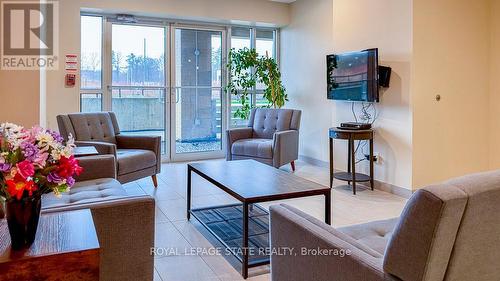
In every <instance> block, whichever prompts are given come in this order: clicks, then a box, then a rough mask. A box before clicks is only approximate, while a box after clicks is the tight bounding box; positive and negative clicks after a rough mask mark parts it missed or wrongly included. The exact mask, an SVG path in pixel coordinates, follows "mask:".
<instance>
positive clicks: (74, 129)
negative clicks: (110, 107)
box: [57, 112, 161, 187]
mask: <svg viewBox="0 0 500 281" xmlns="http://www.w3.org/2000/svg"><path fill="white" fill-rule="evenodd" d="M57 124H58V126H59V132H60V133H61V135H62V136H63V137H64V138H66V139H67V137H68V136H69V134H71V135H73V137H74V138H75V144H76V145H77V146H94V147H95V148H96V149H97V151H98V152H99V154H112V155H114V156H115V158H116V161H117V172H116V175H117V179H118V180H119V181H120V182H121V183H127V182H130V181H134V180H137V179H140V178H144V177H149V176H151V177H152V179H153V184H154V186H155V187H156V186H158V182H157V178H156V174H158V173H160V169H161V150H160V142H161V139H160V137H158V136H128V135H122V134H120V128H119V127H118V122H117V120H116V116H115V114H114V113H113V112H97V113H73V114H68V115H59V116H57Z"/></svg>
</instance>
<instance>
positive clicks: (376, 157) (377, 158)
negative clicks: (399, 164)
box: [365, 152, 380, 164]
mask: <svg viewBox="0 0 500 281" xmlns="http://www.w3.org/2000/svg"><path fill="white" fill-rule="evenodd" d="M365 159H366V160H368V161H369V160H370V154H365ZM373 163H377V164H380V155H379V153H378V152H374V153H373Z"/></svg>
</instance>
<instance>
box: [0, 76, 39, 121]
mask: <svg viewBox="0 0 500 281" xmlns="http://www.w3.org/2000/svg"><path fill="white" fill-rule="evenodd" d="M39 73H40V72H39V71H34V70H29V71H28V70H26V71H13V70H0V105H1V106H0V123H1V122H12V123H16V124H19V125H22V126H25V127H31V126H33V125H36V124H38V123H39V114H40V94H39V88H40V79H39V75H40V74H39Z"/></svg>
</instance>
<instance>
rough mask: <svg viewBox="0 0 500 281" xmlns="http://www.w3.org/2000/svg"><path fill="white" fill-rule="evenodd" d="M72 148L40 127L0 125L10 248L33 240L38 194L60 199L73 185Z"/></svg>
mask: <svg viewBox="0 0 500 281" xmlns="http://www.w3.org/2000/svg"><path fill="white" fill-rule="evenodd" d="M74 147H75V145H74V143H73V139H72V137H71V136H70V139H69V141H67V142H64V139H63V138H62V137H61V136H60V135H59V134H58V133H57V132H54V131H51V130H46V129H42V128H41V127H33V128H31V129H29V130H28V129H25V128H23V127H21V126H18V125H15V124H11V123H3V124H0V197H3V200H5V202H6V211H7V220H8V224H9V231H10V234H11V240H12V246H13V247H14V246H18V248H20V247H22V246H24V245H26V244H28V245H30V244H31V243H32V242H33V241H34V234H35V233H36V228H37V225H38V218H39V214H40V199H41V195H42V194H45V193H50V192H54V194H55V195H57V196H60V194H61V192H65V191H67V190H68V189H69V188H71V186H73V184H74V183H75V179H74V178H73V176H75V175H79V174H80V173H81V172H82V170H83V169H82V168H81V167H80V166H79V165H78V160H76V159H75V158H74V156H73V148H74ZM31 232H33V233H31ZM14 236H19V237H14ZM26 236H30V237H26ZM31 236H32V237H31ZM17 238H20V239H21V238H22V239H23V241H21V242H19V243H21V245H15V243H14V242H15V240H16V239H17Z"/></svg>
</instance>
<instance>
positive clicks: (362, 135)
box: [328, 128, 373, 195]
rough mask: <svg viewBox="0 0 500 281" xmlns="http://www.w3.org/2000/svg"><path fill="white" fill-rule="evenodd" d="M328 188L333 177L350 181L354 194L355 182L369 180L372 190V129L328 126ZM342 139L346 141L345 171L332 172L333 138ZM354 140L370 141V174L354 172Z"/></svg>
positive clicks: (331, 183)
mask: <svg viewBox="0 0 500 281" xmlns="http://www.w3.org/2000/svg"><path fill="white" fill-rule="evenodd" d="M328 134H329V137H330V188H331V187H332V185H333V179H334V178H335V179H338V180H342V181H347V184H350V183H351V182H352V192H353V194H354V195H356V183H357V182H368V181H369V182H370V187H371V189H372V190H373V130H372V129H370V130H345V129H340V128H330V130H329V132H328ZM334 139H342V140H347V142H348V148H349V149H348V156H347V173H346V172H338V173H334V172H333V140H334ZM355 140H369V142H370V159H369V161H370V175H369V176H368V175H365V174H361V173H356V154H355V148H354V141H355Z"/></svg>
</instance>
